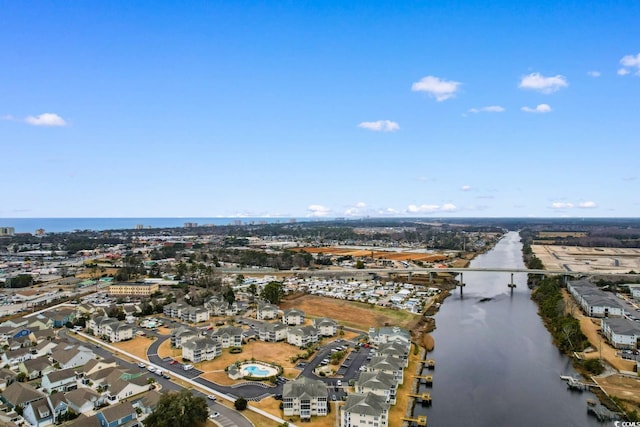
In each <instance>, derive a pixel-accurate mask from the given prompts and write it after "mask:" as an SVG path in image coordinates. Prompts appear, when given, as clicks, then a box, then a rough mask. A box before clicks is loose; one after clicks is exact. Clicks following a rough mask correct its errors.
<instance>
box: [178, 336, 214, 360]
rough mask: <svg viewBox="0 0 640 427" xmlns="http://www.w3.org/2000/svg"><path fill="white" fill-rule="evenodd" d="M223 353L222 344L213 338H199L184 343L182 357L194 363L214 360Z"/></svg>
mask: <svg viewBox="0 0 640 427" xmlns="http://www.w3.org/2000/svg"><path fill="white" fill-rule="evenodd" d="M221 354H222V344H221V343H220V342H218V341H215V340H213V339H211V338H197V339H194V340H191V341H188V342H186V343H185V344H183V345H182V358H183V359H186V360H190V361H192V362H194V363H197V362H202V361H204V360H213V359H214V358H215V357H216V356H219V355H221Z"/></svg>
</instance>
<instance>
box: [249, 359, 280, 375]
mask: <svg viewBox="0 0 640 427" xmlns="http://www.w3.org/2000/svg"><path fill="white" fill-rule="evenodd" d="M240 372H241V373H242V376H243V377H254V378H267V377H272V376H275V375H278V369H277V368H276V367H274V366H270V365H267V364H263V363H253V362H252V363H244V364H242V365H240Z"/></svg>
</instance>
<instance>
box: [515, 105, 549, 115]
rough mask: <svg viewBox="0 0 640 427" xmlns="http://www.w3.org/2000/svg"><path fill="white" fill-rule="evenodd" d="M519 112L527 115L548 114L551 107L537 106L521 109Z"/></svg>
mask: <svg viewBox="0 0 640 427" xmlns="http://www.w3.org/2000/svg"><path fill="white" fill-rule="evenodd" d="M521 110H522V111H525V112H527V113H550V112H551V107H550V106H549V104H538V105H536V107H535V108H531V107H522V108H521Z"/></svg>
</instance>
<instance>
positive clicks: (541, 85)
mask: <svg viewBox="0 0 640 427" xmlns="http://www.w3.org/2000/svg"><path fill="white" fill-rule="evenodd" d="M567 86H569V83H567V79H566V78H565V77H564V76H561V75H560V74H558V75H557V76H553V77H545V76H543V75H542V74H540V73H531V74H528V75H526V76H524V77H522V79H520V84H519V85H518V87H519V88H521V89H532V90H537V91H538V92H542V93H553V92H555V91H557V90H559V89H561V88H563V87H567Z"/></svg>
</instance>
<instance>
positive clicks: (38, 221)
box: [0, 217, 313, 234]
mask: <svg viewBox="0 0 640 427" xmlns="http://www.w3.org/2000/svg"><path fill="white" fill-rule="evenodd" d="M292 220H295V221H296V222H302V221H312V220H313V219H311V218H287V217H281V218H258V217H256V218H248V217H247V218H241V217H233V218H0V227H13V228H14V229H15V232H16V233H31V234H34V233H35V231H36V230H38V229H44V230H45V232H47V233H65V232H71V231H75V230H92V231H103V230H125V229H134V228H136V226H140V225H141V226H143V227H144V228H145V229H146V228H176V227H184V225H185V223H188V222H191V223H196V224H198V225H210V224H212V225H218V226H220V225H250V224H259V223H268V224H274V223H283V224H284V223H289V222H292Z"/></svg>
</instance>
